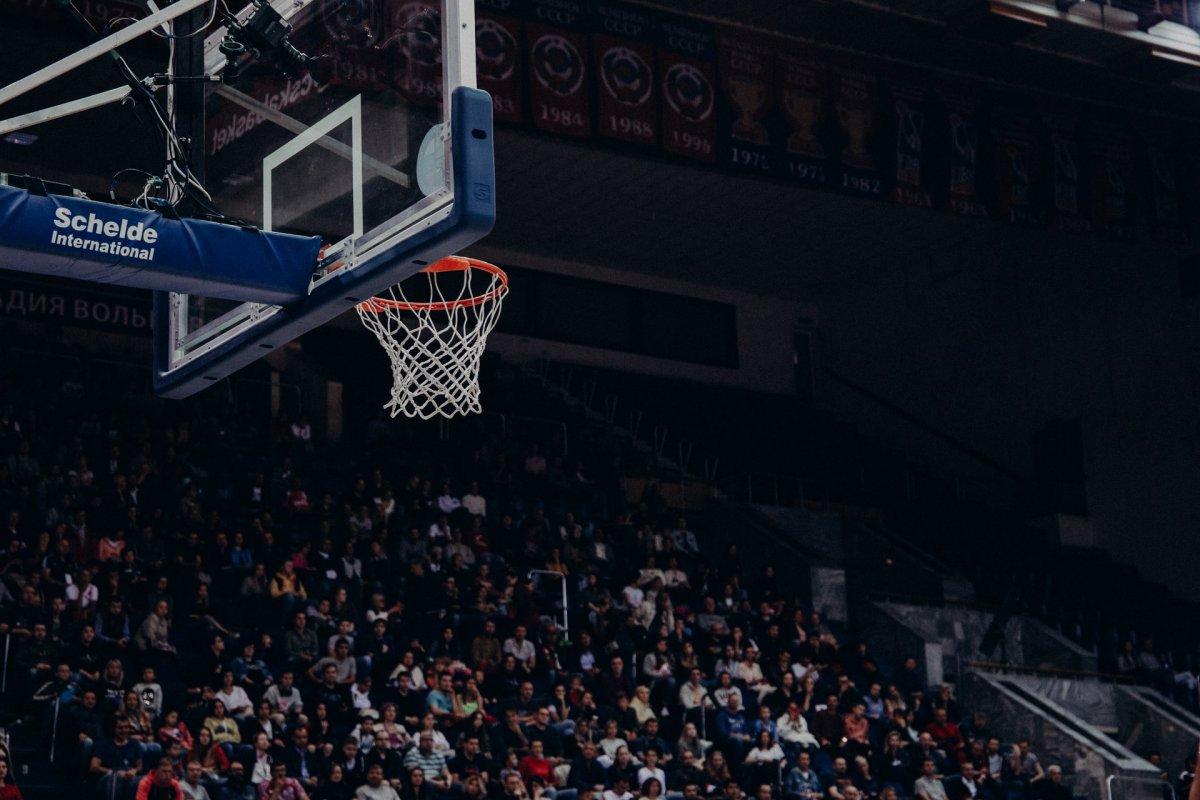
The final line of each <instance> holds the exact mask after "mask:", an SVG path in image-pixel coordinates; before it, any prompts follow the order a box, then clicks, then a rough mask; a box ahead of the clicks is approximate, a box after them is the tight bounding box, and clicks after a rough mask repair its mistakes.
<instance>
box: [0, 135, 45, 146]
mask: <svg viewBox="0 0 1200 800" xmlns="http://www.w3.org/2000/svg"><path fill="white" fill-rule="evenodd" d="M37 140H38V137H37V134H36V133H26V132H25V131H14V132H12V133H10V134H8V135H7V136H5V137H4V138H3V139H0V142H4V143H5V144H16V145H20V146H21V147H28V146H29V145H31V144H33V143H34V142H36V141H37Z"/></svg>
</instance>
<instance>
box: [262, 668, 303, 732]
mask: <svg viewBox="0 0 1200 800" xmlns="http://www.w3.org/2000/svg"><path fill="white" fill-rule="evenodd" d="M295 684H296V675H295V673H293V672H292V671H291V670H285V671H284V673H283V674H282V675H280V676H279V683H275V684H272V685H271V686H270V687H268V688H267V691H266V692H265V693H264V694H263V700H265V701H266V702H267V703H268V704H269V705H270V706H271V719H272V721H273V722H274V723H275V724H276V725H283V724H284V723H285V722H286V721H287V718H289V717H291V716H292V715H293V714H298V713H300V709H301V708H303V707H304V701H303V700H301V699H300V690H299V689H297V688H296V685H295Z"/></svg>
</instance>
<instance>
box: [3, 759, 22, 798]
mask: <svg viewBox="0 0 1200 800" xmlns="http://www.w3.org/2000/svg"><path fill="white" fill-rule="evenodd" d="M0 800H21V790H20V789H18V788H17V785H16V784H15V783H13V782H12V781H10V780H9V779H8V762H7V761H5V760H4V759H2V758H0Z"/></svg>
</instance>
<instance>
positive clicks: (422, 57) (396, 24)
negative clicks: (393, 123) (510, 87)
mask: <svg viewBox="0 0 1200 800" xmlns="http://www.w3.org/2000/svg"><path fill="white" fill-rule="evenodd" d="M385 8H387V9H388V10H387V12H386V13H387V15H388V20H387V25H388V35H387V39H386V40H385V41H387V40H392V41H395V42H396V44H397V47H398V52H397V53H396V55H395V56H393V57H392V59H393V60H392V63H393V64H394V66H393V70H392V82H393V83H394V84H395V86H396V89H397V90H398V91H399V92H400V94H402V95H403V96H404V98H405V99H406V100H408V101H409V102H410V103H415V104H417V105H423V106H436V105H437V104H439V103H441V102H442V48H441V41H442V13H441V8H440V7H439V5H438V3H437V2H436V0H408V1H407V2H403V3H396V4H394V5H390V6H385ZM382 44H383V43H382V42H381V43H379V45H376V46H375V47H376V48H378V47H380V46H381V45H382ZM363 83H364V84H365V82H363Z"/></svg>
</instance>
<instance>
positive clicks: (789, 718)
mask: <svg viewBox="0 0 1200 800" xmlns="http://www.w3.org/2000/svg"><path fill="white" fill-rule="evenodd" d="M775 732H776V734H777V735H778V736H779V741H781V742H783V744H784V746H785V747H787V749H788V752H789V753H790V754H791V755H792V757H794V756H795V754H796V753H797V752H799V751H800V750H801V749H803V748H806V747H819V746H820V742H818V741H817V737H815V736H813V735H812V734H811V733H809V732H808V720H806V719H805V718H804V715H803V714H801V713H800V706H799V705H797V704H796V703H788V707H787V711H785V712H784V714H783V716H781V717H780V718H779V719H777V720H775Z"/></svg>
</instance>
